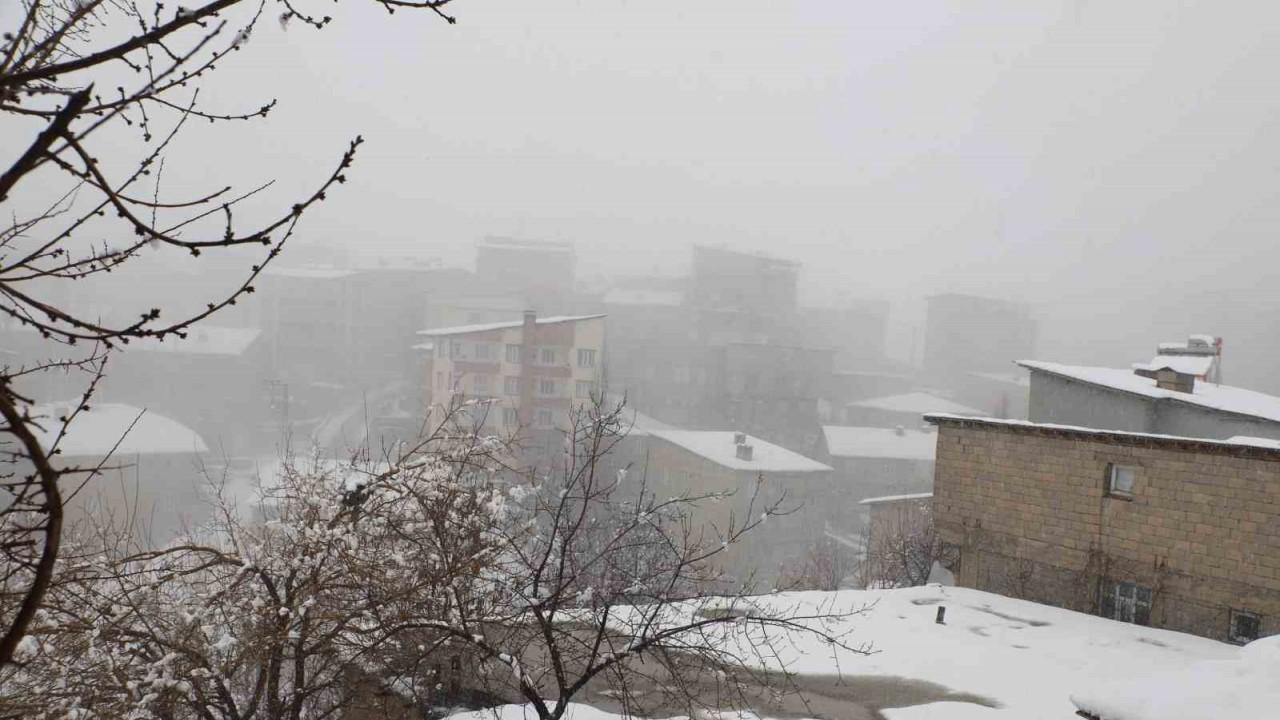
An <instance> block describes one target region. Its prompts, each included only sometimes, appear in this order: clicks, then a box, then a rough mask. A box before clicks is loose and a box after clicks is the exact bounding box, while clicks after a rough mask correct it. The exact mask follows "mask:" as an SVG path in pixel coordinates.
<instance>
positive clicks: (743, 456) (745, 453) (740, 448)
mask: <svg viewBox="0 0 1280 720" xmlns="http://www.w3.org/2000/svg"><path fill="white" fill-rule="evenodd" d="M754 449H755V448H753V447H751V446H750V445H747V444H746V443H741V444H739V445H735V446H734V450H735V451H736V454H737V456H738V459H739V460H750V459H751V454H752V451H753V450H754Z"/></svg>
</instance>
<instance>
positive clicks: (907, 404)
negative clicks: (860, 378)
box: [845, 392, 986, 415]
mask: <svg viewBox="0 0 1280 720" xmlns="http://www.w3.org/2000/svg"><path fill="white" fill-rule="evenodd" d="M845 407H859V408H870V409H873V410H890V411H892V412H904V413H919V414H921V415H923V414H925V413H929V412H940V413H953V414H956V415H986V413H984V412H982V411H981V410H978V409H977V408H971V407H969V406H967V405H961V404H960V403H958V402H953V401H951V400H948V399H946V398H942V397H938V396H937V395H933V394H930V393H927V392H909V393H903V394H901V395H887V396H885V397H878V398H871V399H869V400H858V401H856V402H851V403H849V404H848V405H846V406H845Z"/></svg>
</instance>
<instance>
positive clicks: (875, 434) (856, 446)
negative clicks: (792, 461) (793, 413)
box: [822, 425, 938, 460]
mask: <svg viewBox="0 0 1280 720" xmlns="http://www.w3.org/2000/svg"><path fill="white" fill-rule="evenodd" d="M822 436H823V438H824V439H825V440H826V441H827V451H828V452H830V453H831V455H832V456H833V457H851V458H859V457H860V458H889V459H900V460H933V458H934V453H935V451H936V449H937V447H938V433H936V432H932V431H931V430H930V431H925V430H915V429H907V428H904V429H903V430H902V432H901V434H899V432H898V431H897V430H896V429H894V428H879V427H861V426H856V425H823V426H822Z"/></svg>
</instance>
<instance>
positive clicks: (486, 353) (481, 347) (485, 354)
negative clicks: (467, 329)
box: [476, 343, 493, 360]
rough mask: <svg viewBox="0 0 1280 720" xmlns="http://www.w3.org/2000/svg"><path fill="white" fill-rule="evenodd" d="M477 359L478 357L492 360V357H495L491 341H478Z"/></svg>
mask: <svg viewBox="0 0 1280 720" xmlns="http://www.w3.org/2000/svg"><path fill="white" fill-rule="evenodd" d="M476 359H477V360H492V359H493V346H492V345H490V344H489V343H476Z"/></svg>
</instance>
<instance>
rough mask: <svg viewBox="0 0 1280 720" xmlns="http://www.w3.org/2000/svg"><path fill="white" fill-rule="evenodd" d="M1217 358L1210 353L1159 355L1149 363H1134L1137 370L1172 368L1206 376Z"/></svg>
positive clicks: (1197, 375)
mask: <svg viewBox="0 0 1280 720" xmlns="http://www.w3.org/2000/svg"><path fill="white" fill-rule="evenodd" d="M1214 360H1216V358H1214V357H1213V356H1209V355H1157V356H1155V357H1154V358H1152V359H1151V362H1149V363H1134V364H1133V368H1134V369H1135V370H1159V369H1161V368H1170V369H1172V370H1175V371H1177V372H1180V373H1185V374H1187V375H1195V376H1196V377H1204V376H1205V375H1207V374H1208V372H1209V370H1210V369H1211V368H1212V367H1213V361H1214Z"/></svg>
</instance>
